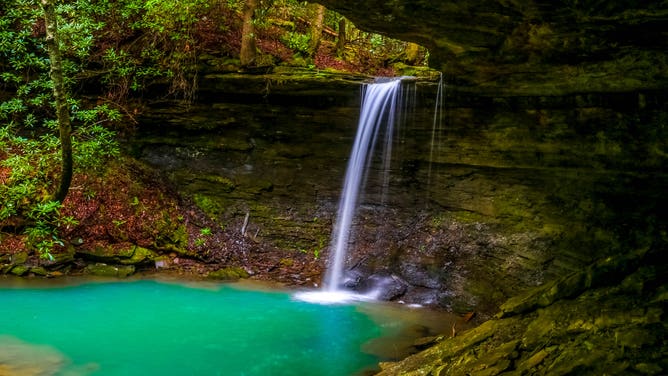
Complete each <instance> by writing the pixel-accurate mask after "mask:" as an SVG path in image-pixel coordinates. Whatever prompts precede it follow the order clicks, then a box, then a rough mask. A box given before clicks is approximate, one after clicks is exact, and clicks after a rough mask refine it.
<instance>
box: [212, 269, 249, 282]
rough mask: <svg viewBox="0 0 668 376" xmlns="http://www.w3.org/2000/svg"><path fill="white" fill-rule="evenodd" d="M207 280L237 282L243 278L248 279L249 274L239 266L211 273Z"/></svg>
mask: <svg viewBox="0 0 668 376" xmlns="http://www.w3.org/2000/svg"><path fill="white" fill-rule="evenodd" d="M207 278H210V279H217V280H221V281H237V280H239V279H242V278H248V272H247V271H245V270H244V269H243V268H240V267H238V266H230V267H227V268H223V269H218V270H216V271H213V272H210V273H209V274H208V275H207Z"/></svg>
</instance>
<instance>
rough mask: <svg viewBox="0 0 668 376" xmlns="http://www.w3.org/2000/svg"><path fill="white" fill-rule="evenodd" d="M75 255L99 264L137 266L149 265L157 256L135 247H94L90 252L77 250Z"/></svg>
mask: <svg viewBox="0 0 668 376" xmlns="http://www.w3.org/2000/svg"><path fill="white" fill-rule="evenodd" d="M77 253H78V254H79V255H80V256H81V257H82V258H84V259H88V260H93V261H98V262H101V263H110V264H123V265H137V264H142V263H149V262H152V261H153V259H155V258H156V257H157V256H158V254H157V253H156V252H154V251H152V250H150V249H147V248H143V247H139V246H137V245H128V246H127V247H120V248H119V247H95V248H94V249H92V250H79V251H77Z"/></svg>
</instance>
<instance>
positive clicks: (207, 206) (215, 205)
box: [193, 193, 225, 216]
mask: <svg viewBox="0 0 668 376" xmlns="http://www.w3.org/2000/svg"><path fill="white" fill-rule="evenodd" d="M193 200H194V201H195V205H197V206H198V207H199V208H200V209H202V211H204V212H205V213H206V214H208V215H211V216H218V215H220V214H222V213H223V211H224V209H225V208H224V207H223V205H222V204H221V203H220V202H218V201H216V200H214V199H213V198H212V197H211V196H209V195H205V194H199V193H196V194H194V195H193Z"/></svg>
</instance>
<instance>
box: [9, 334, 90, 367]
mask: <svg viewBox="0 0 668 376" xmlns="http://www.w3.org/2000/svg"><path fill="white" fill-rule="evenodd" d="M97 368H98V366H97V365H96V364H94V363H90V364H86V365H84V366H75V365H72V363H71V361H70V360H69V359H68V358H67V357H66V356H65V355H64V354H62V353H61V352H59V351H58V350H56V349H55V348H53V347H51V346H48V345H37V344H31V343H27V342H24V341H21V340H20V339H18V338H15V337H11V336H7V335H0V375H2V376H10V375H13V376H19V375H20V376H49V375H69V376H83V375H88V374H90V373H92V372H94V371H95V370H97Z"/></svg>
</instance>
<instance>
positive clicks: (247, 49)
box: [239, 0, 260, 67]
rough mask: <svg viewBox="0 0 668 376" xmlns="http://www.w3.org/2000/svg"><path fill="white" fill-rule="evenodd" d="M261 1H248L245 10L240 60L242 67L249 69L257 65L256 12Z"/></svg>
mask: <svg viewBox="0 0 668 376" xmlns="http://www.w3.org/2000/svg"><path fill="white" fill-rule="evenodd" d="M259 3H260V1H259V0H246V2H245V3H244V9H243V27H242V29H241V51H240V52H239V60H240V61H241V66H243V67H248V66H251V65H253V64H254V63H255V59H256V54H257V51H256V45H255V24H254V21H255V10H256V9H257V7H258V6H259Z"/></svg>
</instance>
